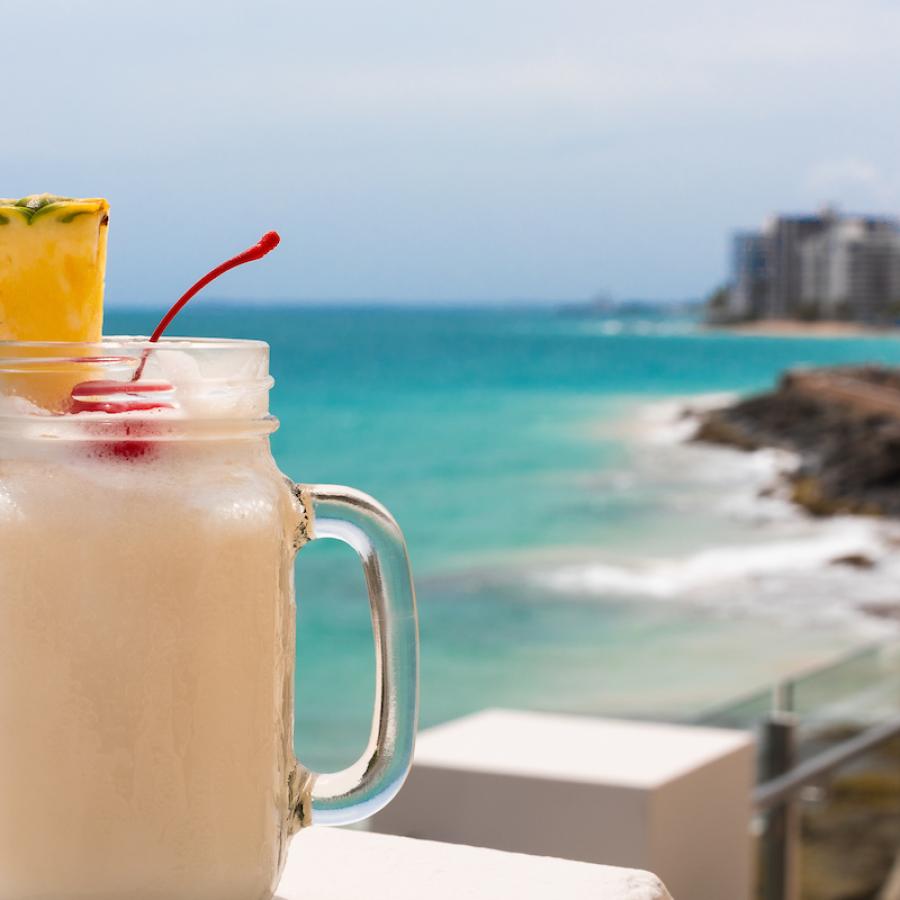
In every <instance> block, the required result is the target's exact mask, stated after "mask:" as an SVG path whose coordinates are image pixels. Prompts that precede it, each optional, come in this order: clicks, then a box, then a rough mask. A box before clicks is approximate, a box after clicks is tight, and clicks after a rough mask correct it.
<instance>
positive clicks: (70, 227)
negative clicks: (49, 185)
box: [0, 194, 109, 342]
mask: <svg viewBox="0 0 900 900" xmlns="http://www.w3.org/2000/svg"><path fill="white" fill-rule="evenodd" d="M108 223H109V204H108V203H107V202H106V200H103V199H101V198H91V199H84V200H74V199H69V198H64V197H56V196H54V195H51V194H37V195H33V196H30V197H23V198H22V199H21V200H5V199H0V340H15V341H79V342H93V341H99V340H100V337H101V335H102V332H103V287H104V279H105V275H106V241H107V234H108V231H109V228H108Z"/></svg>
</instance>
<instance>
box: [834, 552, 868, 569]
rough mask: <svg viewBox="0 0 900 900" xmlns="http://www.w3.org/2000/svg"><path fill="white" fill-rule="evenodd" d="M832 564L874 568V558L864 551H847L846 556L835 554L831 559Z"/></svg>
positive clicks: (854, 567) (856, 567)
mask: <svg viewBox="0 0 900 900" xmlns="http://www.w3.org/2000/svg"><path fill="white" fill-rule="evenodd" d="M831 564H832V565H833V566H850V567H851V568H852V569H874V568H875V560H874V559H872V557H870V556H866V555H865V553H848V554H847V555H846V556H836V557H835V558H834V559H833V560H831Z"/></svg>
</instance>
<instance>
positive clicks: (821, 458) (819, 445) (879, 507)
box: [694, 366, 900, 516]
mask: <svg viewBox="0 0 900 900" xmlns="http://www.w3.org/2000/svg"><path fill="white" fill-rule="evenodd" d="M694 439H695V440H698V441H705V442H708V443H715V444H724V445H727V446H731V447H736V448H737V449H740V450H756V449H758V448H760V447H780V448H783V449H786V450H790V451H792V452H794V453H796V454H797V455H798V456H799V458H800V466H799V468H798V469H797V471H796V472H795V473H794V474H793V475H791V476H790V482H791V484H790V492H791V496H792V497H793V499H794V501H795V502H796V503H798V504H800V505H801V506H803V507H804V508H806V509H807V510H809V512H810V513H812V514H813V515H818V516H828V515H835V514H838V513H855V514H860V515H888V516H900V370H897V369H891V368H888V367H879V366H861V367H838V368H832V369H816V370H806V371H799V372H788V373H787V374H785V375H784V376H783V377H782V379H781V381H780V382H779V384H778V386H777V388H776V389H775V390H774V391H772V392H770V393H767V394H760V395H757V396H752V397H748V398H746V399H743V400H740V401H739V402H737V403H735V404H733V405H732V406H729V407H726V408H724V409H719V410H714V411H712V412H707V413H705V414H703V415H701V416H700V422H699V425H698V428H697V432H696V434H695V437H694Z"/></svg>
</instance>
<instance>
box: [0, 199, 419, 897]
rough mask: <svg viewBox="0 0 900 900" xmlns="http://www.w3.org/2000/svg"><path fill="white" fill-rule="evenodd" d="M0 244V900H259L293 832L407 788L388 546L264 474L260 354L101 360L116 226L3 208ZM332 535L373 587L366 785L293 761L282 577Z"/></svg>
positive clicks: (220, 350)
mask: <svg viewBox="0 0 900 900" xmlns="http://www.w3.org/2000/svg"><path fill="white" fill-rule="evenodd" d="M92 204H93V205H92ZM23 209H25V210H28V209H31V210H33V211H34V212H33V213H32V214H31V215H30V216H29V215H28V213H22V212H21V210H23ZM16 217H18V218H16ZM4 220H5V224H0V304H2V310H0V311H2V312H3V313H4V319H3V322H2V323H0V330H2V334H3V337H4V338H6V339H7V340H6V342H4V343H0V391H2V396H0V640H2V641H3V646H2V652H0V900H76V898H78V900H101V898H103V900H114V898H115V900H125V898H129V900H207V898H208V900H265V898H268V897H270V896H271V895H272V892H273V891H274V889H275V887H276V885H277V881H278V876H279V873H280V871H281V868H282V866H283V864H284V860H285V854H286V850H287V844H288V839H289V838H290V836H291V835H292V834H293V833H294V832H295V831H296V830H298V828H300V827H301V826H302V825H305V824H308V823H309V821H310V819H311V818H317V819H318V820H319V821H323V822H325V823H326V824H327V823H340V822H346V821H352V820H354V819H355V818H359V817H360V816H361V815H364V814H367V813H370V812H372V811H373V810H374V809H377V808H378V807H379V806H380V805H383V804H384V803H385V802H387V801H388V800H389V799H390V797H391V796H393V794H394V793H395V792H396V790H397V789H399V786H400V784H401V783H402V780H403V777H404V776H405V773H406V769H407V767H408V763H409V756H410V753H411V749H412V741H413V732H414V725H415V715H416V699H417V694H416V661H417V654H416V628H415V607H414V600H413V595H412V587H411V583H410V581H409V572H408V564H407V561H406V555H405V549H404V546H403V542H402V538H401V537H400V535H399V531H397V529H396V525H395V524H394V523H393V520H391V519H390V517H389V515H388V514H387V513H386V512H385V511H384V510H383V509H382V508H381V507H380V506H378V504H377V503H375V501H372V500H371V498H367V497H365V495H361V494H358V493H357V492H354V491H352V490H351V489H342V488H327V489H325V488H317V487H315V486H303V487H300V486H296V485H293V484H292V483H291V482H289V481H288V480H287V479H286V478H285V477H284V476H283V475H282V474H281V473H280V472H279V470H278V468H277V467H276V465H275V463H274V461H273V459H272V456H271V453H270V449H269V434H270V433H271V432H272V431H273V430H274V428H275V426H276V424H277V423H276V422H275V420H274V419H272V418H271V417H270V416H269V415H268V391H269V388H270V386H271V383H272V381H271V378H270V377H269V373H268V348H267V347H266V345H265V344H263V343H261V342H254V341H225V340H190V339H174V340H167V339H164V338H162V339H160V338H161V332H162V329H163V328H164V327H165V324H167V322H166V321H165V320H164V322H163V323H161V328H160V329H159V332H160V333H159V334H154V335H153V338H154V340H147V339H130V338H107V339H105V340H103V341H100V340H98V339H99V322H100V320H101V318H102V306H101V303H102V281H103V278H102V271H103V264H104V253H103V250H104V248H105V231H106V228H107V222H108V215H107V209H106V204H105V202H103V201H67V200H62V199H60V198H48V197H46V196H42V197H39V198H26V199H25V200H23V201H17V202H15V203H13V202H11V201H0V223H2V222H4ZM88 222H89V223H90V227H85V226H86V223H88ZM68 225H73V226H75V225H78V228H77V230H76V229H73V230H72V231H71V232H67V231H66V230H65V229H66V227H68ZM7 229H8V230H7ZM44 229H46V233H45V232H44V231H43V230H44ZM42 235H43V236H42ZM42 240H43V241H46V244H47V248H46V252H42V251H41V242H42ZM91 242H93V243H91ZM275 243H277V238H275V239H274V241H273V239H272V238H269V239H268V241H263V242H261V243H260V244H259V245H256V246H255V247H254V248H251V250H250V251H247V252H246V253H245V254H241V255H240V256H239V257H236V258H235V259H234V260H230V261H229V262H228V263H226V264H223V266H220V267H219V269H220V270H223V271H224V270H225V269H227V268H230V267H232V266H233V265H237V264H239V263H240V262H244V261H248V260H250V259H256V258H259V256H261V255H263V254H264V253H265V252H268V250H269V249H271V248H272V246H274V244H275ZM51 245H52V248H51ZM4 261H5V262H4ZM56 268H62V269H64V270H65V271H64V272H63V273H62V274H59V275H58V277H51V275H50V274H49V273H46V272H45V273H44V274H41V273H42V272H44V269H54V270H55V269H56ZM215 272H216V270H214V273H215ZM35 279H37V280H39V281H40V284H41V287H40V290H38V291H37V292H35V291H32V292H31V294H30V295H29V302H28V303H24V302H19V301H20V300H21V298H22V297H23V295H24V294H25V293H26V292H27V291H30V290H31V287H29V286H30V285H31V284H32V282H33V281H34V280H35ZM201 282H204V280H203V279H201ZM98 285H99V287H98ZM198 285H199V286H200V287H202V283H198ZM195 288H196V289H198V290H199V287H198V286H195ZM192 290H194V289H192ZM189 295H191V296H192V293H191V292H188V295H186V298H182V299H183V300H184V302H186V299H189ZM10 298H14V299H10ZM176 306H177V304H176ZM9 310H15V314H14V315H13V314H8V315H7V312H8V311H9ZM29 310H31V311H32V312H33V314H34V316H35V317H39V318H41V319H42V323H43V324H35V323H34V322H32V321H31V320H30V319H29ZM53 310H55V311H56V313H54V312H53ZM175 312H177V309H175ZM54 315H58V316H59V317H62V318H64V319H65V323H58V322H57V321H56V319H55V318H54ZM57 326H58V327H57ZM23 334H24V335H27V338H28V340H27V341H23V340H22V335H23ZM58 341H63V342H64V343H57V342H58ZM342 521H343V522H350V523H351V524H352V525H353V526H354V527H355V529H356V531H354V532H353V533H354V534H356V535H357V537H356V538H354V540H355V541H356V543H357V544H358V543H359V541H360V540H363V542H364V544H365V546H356V549H357V550H359V551H360V553H361V554H369V559H374V560H375V562H376V564H377V566H378V568H379V571H380V574H381V578H380V581H379V583H373V585H372V591H373V593H372V597H371V600H372V603H373V606H374V608H375V614H376V616H377V617H378V629H377V632H378V633H380V635H381V640H380V643H379V644H378V654H379V660H380V662H381V667H382V677H380V678H379V686H380V689H381V691H382V692H384V693H383V696H382V697H380V698H379V700H380V702H379V707H378V709H379V715H377V716H376V721H375V727H374V729H373V742H372V745H371V746H370V748H369V749H368V750H367V752H366V754H365V757H364V758H365V764H364V765H362V766H359V767H357V768H356V769H354V770H352V771H350V770H348V771H347V772H344V773H337V774H334V775H329V776H321V777H318V776H315V775H314V774H313V773H309V772H307V771H306V770H305V769H303V768H302V767H301V766H300V765H299V764H298V763H297V761H296V760H295V758H294V754H293V748H292V744H293V679H294V642H295V612H294V610H295V606H294V593H293V568H294V555H295V553H296V551H297V549H298V548H299V547H300V546H301V545H302V544H303V543H304V542H305V541H306V540H308V539H311V538H314V537H317V536H339V534H338V532H340V528H339V527H338V526H337V525H336V524H335V523H340V522H342ZM360 534H361V535H364V536H365V537H364V538H359V537H358V536H359V535H360ZM385 700H387V702H385ZM385 709H390V712H389V713H385V712H384V710H385Z"/></svg>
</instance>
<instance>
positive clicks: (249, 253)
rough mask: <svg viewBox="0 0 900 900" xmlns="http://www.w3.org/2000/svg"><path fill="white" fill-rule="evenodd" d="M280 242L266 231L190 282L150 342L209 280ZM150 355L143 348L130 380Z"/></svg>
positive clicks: (136, 378) (153, 340)
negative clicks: (255, 241)
mask: <svg viewBox="0 0 900 900" xmlns="http://www.w3.org/2000/svg"><path fill="white" fill-rule="evenodd" d="M280 243H281V238H280V237H279V236H278V233H277V232H275V231H267V232H266V233H265V234H264V235H263V236H262V237H261V238H260V239H259V242H258V243H256V244H254V245H253V246H252V247H248V248H247V249H246V250H244V251H243V252H242V253H238V255H237V256H232V257H231V259H228V260H226V261H225V262H223V263H221V264H220V265H218V266H216V267H215V268H214V269H213V270H212V271H210V272H207V273H206V275H204V276H203V277H202V278H201V279H200V280H199V281H197V282H195V283H194V284H192V285H191V286H190V287H189V288H188V289H187V290H186V291H185V292H184V293H183V294H182V295H181V297H179V298H178V300H177V301H176V302H175V303H174V304H173V305H172V308H171V309H170V310H169V311H168V312H167V313H166V314H165V315H164V316H163V317H162V318H161V319H160V320H159V324H158V325H157V326H156V328H154V329H153V334H151V335H150V343H153V344H155V343H157V341H159V339H160V338H161V337H162V336H163V332H164V331H165V330H166V329H167V328H168V327H169V325H171V324H172V320H173V319H174V318H175V316H177V315H178V313H180V312H181V310H182V309H184V307H185V306H186V305H187V303H188V301H189V300H191V298H193V297H194V296H195V295H196V294H198V293H199V292H200V291H202V290H203V288H205V287H206V286H207V285H208V284H209V283H210V282H211V281H215V280H216V279H217V278H218V277H219V276H220V275H224V274H225V273H226V272H228V271H229V270H231V269H234V268H237V267H238V266H242V265H244V263H248V262H254V261H255V260H257V259H262V258H263V257H264V256H265V255H266V254H267V253H269V252H271V251H272V250H274V249H275V248H276V247H277V246H278V245H279V244H280ZM149 355H150V351H149V350H144V352H143V354H142V356H141V361H140V363H139V364H138V367H137V369H136V370H135V372H134V375H133V376H132V378H131V380H132V381H138V380H140V377H141V375H143V374H144V366H145V365H146V364H147V357H148V356H149Z"/></svg>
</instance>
